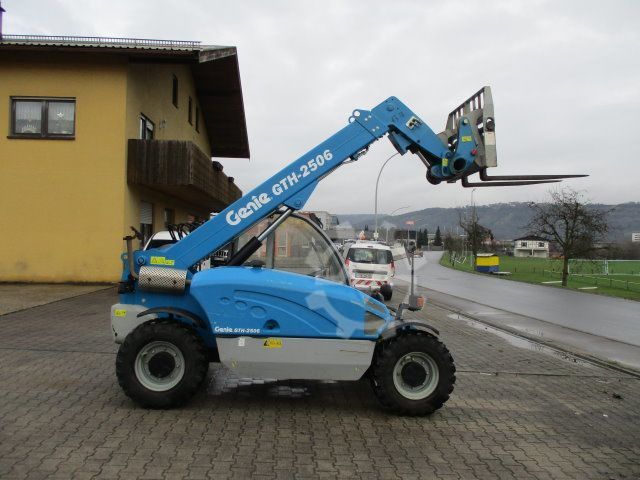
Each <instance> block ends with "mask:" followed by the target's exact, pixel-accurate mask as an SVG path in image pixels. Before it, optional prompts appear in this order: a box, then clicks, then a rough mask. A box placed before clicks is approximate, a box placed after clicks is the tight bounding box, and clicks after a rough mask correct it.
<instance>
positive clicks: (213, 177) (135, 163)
mask: <svg viewBox="0 0 640 480" xmlns="http://www.w3.org/2000/svg"><path fill="white" fill-rule="evenodd" d="M127 181H128V183H129V184H130V185H140V186H145V187H147V188H151V189H153V190H157V191H160V192H162V193H165V194H167V195H170V196H172V197H175V198H178V199H180V200H182V201H185V202H188V203H191V204H193V205H197V206H199V207H203V208H207V209H208V210H209V211H220V210H222V209H223V208H225V207H226V206H227V205H229V204H230V203H232V202H233V201H235V200H237V199H238V198H240V197H241V196H242V192H241V191H240V189H239V188H238V187H237V186H236V184H235V183H234V182H233V177H227V176H226V175H225V174H224V173H222V166H221V165H220V164H219V163H218V162H212V161H211V159H210V158H209V157H208V156H207V155H206V154H205V153H204V152H203V151H202V150H200V149H199V148H198V147H197V146H196V145H195V144H194V143H193V142H190V141H178V140H136V139H129V144H128V161H127Z"/></svg>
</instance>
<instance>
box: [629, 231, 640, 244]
mask: <svg viewBox="0 0 640 480" xmlns="http://www.w3.org/2000/svg"><path fill="white" fill-rule="evenodd" d="M631 241H632V242H640V232H633V233H632V234H631Z"/></svg>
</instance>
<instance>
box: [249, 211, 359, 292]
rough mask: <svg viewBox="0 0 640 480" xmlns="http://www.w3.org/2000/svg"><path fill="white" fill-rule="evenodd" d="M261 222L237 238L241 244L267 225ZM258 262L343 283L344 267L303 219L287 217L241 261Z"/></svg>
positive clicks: (322, 238) (335, 254) (333, 252)
mask: <svg viewBox="0 0 640 480" xmlns="http://www.w3.org/2000/svg"><path fill="white" fill-rule="evenodd" d="M268 223H269V222H268V221H266V220H265V221H262V222H260V223H259V224H257V225H254V226H253V227H252V228H251V229H249V230H248V231H247V232H245V233H243V234H242V236H241V237H240V239H239V245H244V244H245V243H246V242H247V241H248V240H249V239H250V238H251V237H253V236H257V235H258V234H259V233H260V232H262V231H263V230H264V229H265V228H266V227H267V225H268ZM255 261H260V262H262V263H264V266H265V267H266V268H274V269H276V270H285V271H287V272H292V273H298V274H301V275H310V276H313V277H318V278H324V279H326V280H332V281H334V282H338V283H347V282H348V280H347V276H346V273H345V271H344V267H343V265H342V262H341V261H340V258H339V257H338V254H337V253H336V251H335V249H334V248H333V247H332V246H331V245H330V243H329V241H328V240H327V239H326V238H325V237H324V236H323V235H322V234H320V233H319V232H318V231H317V230H316V229H315V228H314V227H313V226H312V225H311V224H310V223H309V222H308V221H307V220H304V219H302V218H299V217H293V216H292V217H289V218H288V219H287V220H285V221H284V222H283V223H282V225H280V226H279V227H278V228H277V229H276V231H275V232H274V233H272V234H271V235H270V236H269V237H268V238H267V240H266V241H265V242H264V244H263V245H262V247H261V248H260V249H258V251H257V252H255V253H254V254H253V255H252V256H251V257H250V258H249V259H248V260H247V261H246V262H245V264H251V263H252V262H255Z"/></svg>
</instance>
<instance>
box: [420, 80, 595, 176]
mask: <svg viewBox="0 0 640 480" xmlns="http://www.w3.org/2000/svg"><path fill="white" fill-rule="evenodd" d="M495 128H496V123H495V114H494V109H493V98H492V96H491V88H490V87H484V88H482V89H480V90H479V91H478V92H476V93H475V94H473V95H472V96H471V97H469V98H468V99H467V100H465V101H464V102H463V103H462V104H461V105H460V106H458V107H457V108H455V109H454V110H453V111H452V112H451V113H450V114H449V116H448V117H447V123H446V126H445V129H444V130H443V131H442V132H441V133H439V134H438V137H439V138H440V140H442V141H443V142H444V143H445V144H446V145H447V147H448V149H449V151H448V152H447V153H446V154H445V155H443V158H441V159H439V161H438V160H435V161H434V160H433V159H429V161H427V159H426V158H422V156H421V158H422V160H423V162H424V163H425V165H426V166H427V180H428V181H429V182H430V183H433V184H438V183H440V182H442V181H446V182H448V183H454V182H457V181H458V180H460V181H461V183H462V186H463V187H467V188H476V187H517V186H523V185H536V184H541V183H557V182H559V181H561V180H562V179H565V178H578V177H586V176H587V175H489V174H487V168H490V167H496V166H497V165H498V160H497V152H496V134H495ZM475 173H479V174H480V181H479V182H471V181H469V176H470V175H473V174H475Z"/></svg>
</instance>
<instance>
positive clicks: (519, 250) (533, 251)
mask: <svg viewBox="0 0 640 480" xmlns="http://www.w3.org/2000/svg"><path fill="white" fill-rule="evenodd" d="M513 256H514V257H536V258H549V241H548V240H546V239H544V238H542V237H537V236H535V235H529V236H526V237H522V238H516V239H515V240H514V241H513Z"/></svg>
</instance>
